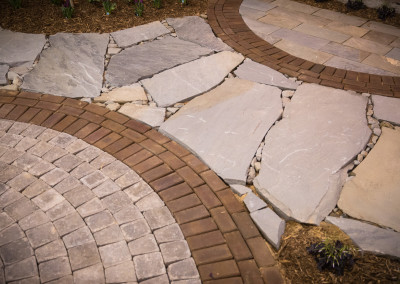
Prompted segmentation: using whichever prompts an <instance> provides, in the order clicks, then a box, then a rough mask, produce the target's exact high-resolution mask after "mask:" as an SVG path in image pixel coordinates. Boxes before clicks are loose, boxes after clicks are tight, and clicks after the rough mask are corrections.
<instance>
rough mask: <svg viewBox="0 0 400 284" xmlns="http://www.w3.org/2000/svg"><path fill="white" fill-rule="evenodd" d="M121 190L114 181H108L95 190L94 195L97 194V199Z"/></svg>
mask: <svg viewBox="0 0 400 284" xmlns="http://www.w3.org/2000/svg"><path fill="white" fill-rule="evenodd" d="M119 190H121V188H120V187H119V186H118V185H116V184H115V183H114V182H113V181H112V180H110V179H108V180H106V181H105V182H103V183H102V184H100V185H98V186H96V187H95V188H93V193H94V194H96V195H97V197H99V198H102V197H105V196H107V195H110V194H112V193H114V192H116V191H119Z"/></svg>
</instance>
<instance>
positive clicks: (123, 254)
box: [99, 241, 131, 268]
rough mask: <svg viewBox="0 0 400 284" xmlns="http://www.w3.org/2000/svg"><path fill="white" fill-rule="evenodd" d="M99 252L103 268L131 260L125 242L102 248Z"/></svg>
mask: <svg viewBox="0 0 400 284" xmlns="http://www.w3.org/2000/svg"><path fill="white" fill-rule="evenodd" d="M99 252H100V256H101V259H102V261H103V265H104V267H105V268H107V267H110V266H114V265H117V264H120V263H123V262H125V261H129V260H131V254H130V253H129V249H128V246H127V244H126V242H125V241H121V242H118V243H113V244H109V245H106V246H102V247H100V248H99Z"/></svg>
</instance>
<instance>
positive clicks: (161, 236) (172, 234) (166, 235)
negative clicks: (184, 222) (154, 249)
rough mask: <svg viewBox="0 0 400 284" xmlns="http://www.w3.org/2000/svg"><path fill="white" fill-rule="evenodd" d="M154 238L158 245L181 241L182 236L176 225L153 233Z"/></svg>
mask: <svg viewBox="0 0 400 284" xmlns="http://www.w3.org/2000/svg"><path fill="white" fill-rule="evenodd" d="M154 236H155V237H156V239H157V242H158V243H159V244H161V243H165V242H172V241H179V240H183V234H182V231H181V228H180V227H179V226H178V224H176V223H175V224H172V225H169V226H166V227H163V228H161V229H158V230H155V231H154Z"/></svg>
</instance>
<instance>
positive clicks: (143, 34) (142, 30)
mask: <svg viewBox="0 0 400 284" xmlns="http://www.w3.org/2000/svg"><path fill="white" fill-rule="evenodd" d="M168 33H170V31H169V29H167V28H166V27H165V26H164V25H163V24H161V23H160V22H159V21H155V22H152V23H149V24H146V25H141V26H137V27H133V28H130V29H125V30H121V31H117V32H113V33H111V36H112V37H113V38H114V40H115V42H116V43H117V44H118V46H119V47H122V48H125V47H128V46H131V45H134V44H137V43H139V42H142V41H146V40H152V39H155V38H157V37H159V36H162V35H165V34H168Z"/></svg>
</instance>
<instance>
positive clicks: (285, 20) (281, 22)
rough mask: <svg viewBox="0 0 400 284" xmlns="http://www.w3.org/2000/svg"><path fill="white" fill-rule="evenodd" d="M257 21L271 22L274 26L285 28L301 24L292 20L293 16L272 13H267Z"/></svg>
mask: <svg viewBox="0 0 400 284" xmlns="http://www.w3.org/2000/svg"><path fill="white" fill-rule="evenodd" d="M259 21H260V22H263V23H266V24H271V25H274V26H278V27H281V28H287V29H293V28H294V27H297V26H298V25H300V24H301V22H299V21H297V20H294V19H293V18H290V17H284V16H280V15H274V14H269V15H267V16H265V17H263V18H261V19H259Z"/></svg>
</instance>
